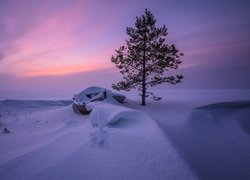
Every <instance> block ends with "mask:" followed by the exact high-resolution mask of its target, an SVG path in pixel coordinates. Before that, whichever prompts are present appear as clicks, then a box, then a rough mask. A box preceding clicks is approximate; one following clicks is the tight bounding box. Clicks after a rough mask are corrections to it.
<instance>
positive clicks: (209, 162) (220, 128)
mask: <svg viewBox="0 0 250 180" xmlns="http://www.w3.org/2000/svg"><path fill="white" fill-rule="evenodd" d="M249 132H250V101H240V102H223V103H217V104H210V105H207V106H202V107H198V108H195V109H193V110H192V112H191V113H190V116H189V118H188V121H187V123H186V124H184V125H183V126H182V127H180V128H178V129H175V130H171V129H169V134H168V135H169V137H170V139H171V140H172V142H173V143H174V144H175V145H176V148H177V149H178V151H179V152H180V153H181V154H182V156H183V158H184V159H185V161H186V162H187V163H188V164H189V165H190V167H191V168H192V169H193V172H194V173H195V174H197V176H198V177H199V178H200V179H205V180H206V179H207V180H211V179H213V180H221V179H227V180H237V179H249V177H250V151H249V149H250V141H249V139H250V133H249Z"/></svg>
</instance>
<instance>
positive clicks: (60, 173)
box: [0, 98, 196, 180]
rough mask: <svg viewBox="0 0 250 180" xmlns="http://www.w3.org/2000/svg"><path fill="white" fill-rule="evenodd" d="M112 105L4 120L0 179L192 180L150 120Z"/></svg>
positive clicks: (110, 100)
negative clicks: (87, 113)
mask: <svg viewBox="0 0 250 180" xmlns="http://www.w3.org/2000/svg"><path fill="white" fill-rule="evenodd" d="M113 101H114V100H113V98H107V99H106V100H105V101H101V102H92V103H89V104H88V106H89V108H91V109H92V112H91V114H90V116H81V115H78V114H76V113H74V112H73V111H72V108H71V106H66V107H59V108H54V107H53V106H51V109H49V110H43V111H30V110H31V109H29V111H28V112H29V113H28V114H26V113H27V112H26V111H24V112H23V113H24V114H13V116H12V115H9V117H10V118H12V117H13V119H12V120H11V121H10V119H6V117H4V119H3V124H4V125H8V128H9V129H10V130H11V133H9V134H0V141H1V148H0V179H11V180H15V179H18V180H26V179H36V180H39V179H41V180H43V179H60V180H66V179H76V180H77V179H85V180H99V179H110V180H115V179H121V180H123V179H124V180H127V179H143V180H152V179H173V180H174V179H176V180H182V179H196V178H195V175H194V174H193V173H192V172H191V171H190V169H189V167H188V166H187V164H186V163H185V162H184V161H183V159H182V158H181V157H180V156H179V155H178V153H177V152H176V150H175V148H174V147H173V146H172V145H171V143H170V142H169V140H168V138H167V137H166V136H165V135H164V134H163V133H162V131H161V130H160V128H159V127H158V125H157V124H156V123H155V121H154V120H153V119H151V118H149V117H148V116H147V115H145V114H143V113H141V112H139V111H136V110H132V109H129V108H126V107H123V106H118V105H117V103H116V102H113ZM17 119H18V120H17ZM1 120H2V119H1ZM89 135H90V136H91V139H89Z"/></svg>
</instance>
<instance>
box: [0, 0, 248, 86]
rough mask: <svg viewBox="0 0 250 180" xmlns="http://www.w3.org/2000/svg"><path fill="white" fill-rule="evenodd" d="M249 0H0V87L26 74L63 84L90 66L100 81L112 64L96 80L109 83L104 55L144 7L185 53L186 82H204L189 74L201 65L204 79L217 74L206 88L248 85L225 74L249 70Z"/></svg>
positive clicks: (93, 78)
mask: <svg viewBox="0 0 250 180" xmlns="http://www.w3.org/2000/svg"><path fill="white" fill-rule="evenodd" d="M247 5H249V3H248V2H247V1H242V2H241V3H238V1H236V0H235V1H230V2H228V1H226V0H225V1H224V0H223V1H220V2H217V1H215V0H214V1H209V2H206V3H201V2H200V1H196V0H192V1H190V2H189V3H187V2H186V1H180V2H175V1H163V0H162V1H161V0H156V1H149V0H139V1H136V2H135V1H127V2H125V1H115V0H108V1H105V2H104V1H101V0H91V1H90V0H72V1H67V0H56V1H50V0H41V1H40V0H37V1H33V0H24V1H19V0H10V1H8V0H3V1H1V2H0V27H1V29H0V83H1V84H2V85H3V86H2V88H1V89H2V90H13V89H14V90H19V89H29V88H30V87H31V86H32V85H33V84H32V83H31V82H37V83H40V84H41V83H42V84H43V85H44V87H47V88H48V89H50V88H51V87H52V84H53V81H52V79H57V81H58V78H59V79H60V78H62V79H65V76H67V79H68V82H66V81H63V83H64V85H63V84H62V85H61V86H62V87H64V86H65V87H66V86H68V85H67V83H69V82H70V81H73V79H70V78H73V77H74V78H75V76H79V78H80V76H81V75H82V77H85V78H86V77H88V74H89V78H88V81H93V82H91V83H93V84H95V81H96V82H99V81H98V79H100V77H99V75H100V72H102V73H101V74H103V73H104V72H105V73H104V74H110V73H111V72H112V73H113V74H112V73H111V74H110V76H105V77H106V79H105V80H103V81H105V82H103V81H102V83H101V84H103V85H106V86H109V85H110V84H111V83H112V82H113V79H114V78H113V77H114V76H115V77H116V80H118V79H117V77H120V75H119V74H118V71H115V67H114V65H113V64H112V63H111V61H110V57H111V55H112V54H114V50H115V49H117V48H118V47H119V46H120V45H123V44H124V42H125V38H126V34H125V28H126V27H127V26H133V24H134V22H135V17H136V16H140V15H141V14H142V13H143V11H144V9H145V8H149V9H150V10H151V11H152V12H153V14H154V15H155V17H156V18H157V19H158V25H159V26H160V25H163V24H166V25H167V27H168V28H169V35H168V41H169V42H170V43H175V44H176V46H177V48H179V49H180V50H181V51H183V52H184V54H185V56H184V57H183V64H182V66H181V68H180V70H179V72H181V73H184V76H185V77H186V78H185V82H184V87H187V88H189V85H191V86H190V87H191V88H192V87H195V88H196V87H203V85H204V84H205V83H202V79H197V81H196V80H194V78H197V74H195V73H197V71H199V70H201V72H203V74H202V75H200V76H201V77H203V78H204V79H218V81H220V82H215V83H214V84H213V83H211V88H213V87H214V88H216V85H217V84H218V85H219V84H221V83H222V82H225V84H227V85H226V88H246V87H247V88H250V85H249V86H246V85H245V84H246V83H244V81H243V80H244V79H243V80H242V83H234V84H232V85H230V79H232V78H234V79H239V78H240V79H242V78H243V77H245V76H246V75H250V74H249V67H250V63H249V47H250V38H249V37H250V35H249V32H250V31H249V30H250V25H249V22H248V21H247V19H249V18H250V14H249V12H248V9H247V8H246V7H249V6H247ZM223 65H225V66H224V67H223ZM95 72H96V75H95ZM199 72H200V71H199ZM116 74H117V75H116ZM211 74H212V75H211ZM216 77H217V78H216ZM34 79H37V81H34ZM41 79H43V80H42V81H41ZM83 81H84V80H83ZM20 82H23V83H20ZM85 82H86V80H85ZM195 82H197V83H198V82H199V83H200V85H199V84H197V83H195ZM70 83H71V82H70ZM70 83H69V84H70ZM15 84H18V85H17V86H15ZM31 84H32V85H31ZM70 85H71V86H76V89H77V88H80V86H79V87H77V85H76V84H70ZM86 85H87V84H84V83H82V85H81V86H86ZM192 85H193V86H192ZM206 87H208V88H209V87H210V86H209V85H206ZM218 88H220V87H219V86H218ZM72 89H74V88H73V87H72Z"/></svg>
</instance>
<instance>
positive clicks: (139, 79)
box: [111, 9, 183, 105]
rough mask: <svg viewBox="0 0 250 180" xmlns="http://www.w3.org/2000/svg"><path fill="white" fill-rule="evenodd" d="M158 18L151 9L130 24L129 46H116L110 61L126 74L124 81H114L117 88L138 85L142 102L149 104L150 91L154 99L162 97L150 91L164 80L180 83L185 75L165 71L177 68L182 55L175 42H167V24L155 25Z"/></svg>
mask: <svg viewBox="0 0 250 180" xmlns="http://www.w3.org/2000/svg"><path fill="white" fill-rule="evenodd" d="M155 24H156V19H155V18H154V16H153V14H152V13H151V12H150V11H149V10H147V9H146V10H145V13H144V14H143V15H142V16H141V17H136V22H135V27H134V28H133V27H127V28H126V33H127V35H128V36H129V39H127V40H126V46H121V47H120V48H119V49H118V50H116V55H115V56H112V58H111V61H112V62H113V63H115V65H116V67H117V68H118V69H119V70H120V73H121V74H123V75H124V76H123V81H121V82H119V83H117V84H112V88H113V89H116V90H118V91H120V90H125V91H129V90H131V89H138V90H139V91H140V92H141V94H140V96H141V98H142V103H141V104H142V105H146V98H147V97H148V96H149V95H150V96H152V98H153V99H154V100H160V99H161V97H156V96H155V95H154V94H153V93H152V92H149V91H148V88H149V87H153V86H156V85H159V84H162V83H170V84H177V83H180V82H181V80H182V79H183V76H182V75H176V76H167V75H166V71H168V70H170V69H177V68H178V66H179V64H181V60H180V57H181V56H182V55H183V54H182V53H181V52H179V50H178V49H176V47H175V45H174V44H172V45H168V44H166V36H167V34H168V33H167V28H166V26H165V25H164V26H163V27H161V28H157V27H156V25H155Z"/></svg>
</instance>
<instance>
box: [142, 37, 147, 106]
mask: <svg viewBox="0 0 250 180" xmlns="http://www.w3.org/2000/svg"><path fill="white" fill-rule="evenodd" d="M142 63H143V64H142V96H141V98H142V102H141V105H142V106H146V90H147V89H146V37H144V50H143V62H142Z"/></svg>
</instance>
